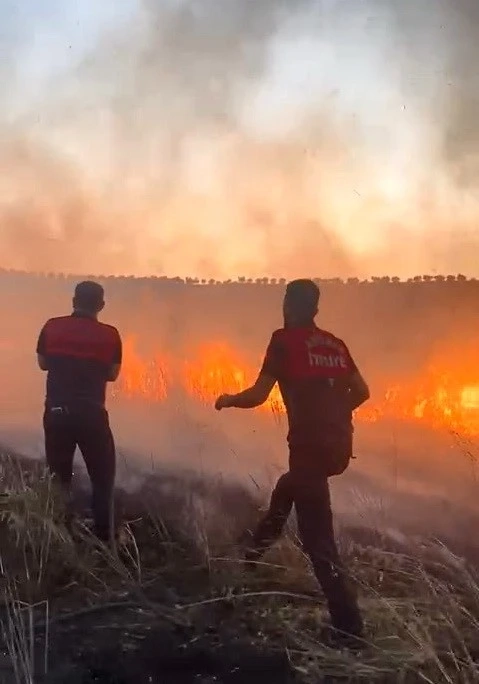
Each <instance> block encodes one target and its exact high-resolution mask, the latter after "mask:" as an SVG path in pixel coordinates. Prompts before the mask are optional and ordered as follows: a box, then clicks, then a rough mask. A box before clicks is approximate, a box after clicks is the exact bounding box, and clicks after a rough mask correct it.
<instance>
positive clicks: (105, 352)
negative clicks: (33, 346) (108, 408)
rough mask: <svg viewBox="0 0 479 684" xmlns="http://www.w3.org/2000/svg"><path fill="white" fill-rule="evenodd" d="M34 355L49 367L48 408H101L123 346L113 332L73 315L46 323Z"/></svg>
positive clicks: (88, 319)
mask: <svg viewBox="0 0 479 684" xmlns="http://www.w3.org/2000/svg"><path fill="white" fill-rule="evenodd" d="M37 354H40V355H41V356H44V357H45V358H46V360H47V365H48V375H47V390H46V395H47V396H46V403H47V406H69V405H75V404H82V403H85V402H86V403H88V404H95V405H98V406H104V405H105V398H106V384H107V382H108V374H109V372H110V369H111V366H112V365H114V364H121V361H122V342H121V338H120V335H119V333H118V330H117V329H116V328H114V327H112V326H110V325H106V324H105V323H100V322H99V321H98V320H96V319H95V318H91V317H89V316H85V315H82V314H78V313H73V314H72V315H71V316H62V317H60V318H51V319H50V320H49V321H47V323H46V324H45V325H44V327H43V329H42V331H41V333H40V336H39V338H38V344H37Z"/></svg>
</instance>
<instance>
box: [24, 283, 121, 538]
mask: <svg viewBox="0 0 479 684" xmlns="http://www.w3.org/2000/svg"><path fill="white" fill-rule="evenodd" d="M103 307H104V292H103V288H102V287H101V285H99V284H98V283H94V282H90V281H85V282H82V283H79V284H78V285H77V287H76V289H75V295H74V298H73V313H72V314H71V315H69V316H62V317H59V318H51V319H50V320H49V321H47V323H46V324H45V325H44V327H43V329H42V331H41V333H40V336H39V339H38V344H37V356H38V364H39V366H40V368H41V369H42V370H44V371H47V373H48V375H47V387H46V401H45V413H44V418H43V425H44V432H45V453H46V459H47V464H48V466H49V469H50V471H51V472H52V474H53V475H54V476H55V478H56V479H57V480H58V481H59V482H60V484H61V485H62V486H63V488H64V489H65V491H66V492H67V493H68V492H69V490H70V485H71V480H72V474H73V471H72V469H73V457H74V454H75V449H76V447H77V446H78V448H79V449H80V451H81V454H82V456H83V459H84V461H85V464H86V467H87V470H88V475H89V477H90V481H91V485H92V512H93V517H94V522H95V532H96V535H97V536H98V537H99V538H100V539H101V540H102V541H105V542H106V541H109V539H110V537H111V535H112V533H113V490H114V481H115V464H116V456H115V444H114V440H113V435H112V432H111V429H110V424H109V418H108V413H107V411H106V408H105V397H106V385H107V382H114V381H115V380H116V379H117V377H118V375H119V373H120V368H121V361H122V342H121V338H120V335H119V333H118V331H117V329H116V328H114V327H112V326H109V325H105V324H104V323H100V322H99V321H98V314H99V313H100V311H102V309H103Z"/></svg>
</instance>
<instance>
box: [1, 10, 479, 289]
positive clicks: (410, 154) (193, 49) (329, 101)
mask: <svg viewBox="0 0 479 684" xmlns="http://www.w3.org/2000/svg"><path fill="white" fill-rule="evenodd" d="M475 5H476V3H475V0H450V1H449V0H421V2H413V0H404V1H402V0H397V1H394V0H354V2H353V0H296V2H291V1H288V0H258V1H257V2H250V1H249V0H195V1H194V2H193V0H162V1H160V0H158V1H156V2H155V0H143V1H142V0H137V1H135V0H101V1H100V0H77V1H76V2H73V0H63V2H61V1H60V0H58V1H54V0H42V2H38V1H36V0H22V1H21V2H20V1H17V2H15V1H13V0H3V1H2V2H1V3H0V51H1V52H0V54H1V57H2V59H1V64H0V74H1V76H2V82H3V84H4V88H3V92H2V96H1V97H2V100H1V112H2V114H1V115H0V125H1V128H0V145H1V146H2V148H1V149H0V159H1V160H2V162H1V163H2V164H3V169H2V172H3V173H2V180H1V181H0V211H1V212H2V213H1V215H0V248H1V252H2V254H3V258H2V265H6V266H7V265H11V266H14V267H20V268H28V269H31V268H38V269H48V270H53V269H55V270H66V271H85V270H88V271H90V272H107V271H108V272H135V273H151V272H156V273H166V274H168V275H176V274H181V275H187V274H189V275H200V276H206V277H210V276H215V277H234V276H236V275H240V274H245V275H254V276H256V275H276V276H278V275H285V276H290V275H296V274H300V273H305V274H310V275H325V276H331V275H335V274H337V275H340V276H347V275H355V274H360V275H367V274H371V273H381V274H382V273H389V274H390V275H396V274H398V275H410V274H415V273H417V272H423V271H424V272H425V271H429V272H431V271H446V270H447V271H452V272H457V271H462V272H465V273H467V274H475V275H477V270H476V269H477V266H476V262H477V253H478V252H477V249H478V245H479V234H478V229H477V228H476V224H477V215H478V203H477V200H476V197H477V189H478V188H477V182H476V181H477V171H478V168H479V165H478V144H477V143H478V139H479V136H478V135H477V133H476V123H475V122H476V120H478V117H477V116H476V115H477V114H479V104H478V102H479V97H478V96H479V83H478V78H477V75H475V73H474V72H473V71H472V72H471V71H470V69H471V64H474V63H477V61H476V60H477V57H479V55H478V54H477V53H478V52H479V48H476V36H477V35H478V34H479V24H478V23H477V21H478V19H479V11H476V7H475Z"/></svg>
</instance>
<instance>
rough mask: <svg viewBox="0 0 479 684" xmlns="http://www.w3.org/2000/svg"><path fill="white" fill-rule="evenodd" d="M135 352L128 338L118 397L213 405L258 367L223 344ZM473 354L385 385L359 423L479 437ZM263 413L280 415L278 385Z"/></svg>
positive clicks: (449, 357)
mask: <svg viewBox="0 0 479 684" xmlns="http://www.w3.org/2000/svg"><path fill="white" fill-rule="evenodd" d="M137 348H138V345H137V339H136V338H134V337H129V338H127V339H126V341H125V345H124V350H125V351H124V366H123V370H122V374H121V376H120V381H119V386H118V390H117V392H116V394H117V395H119V396H120V397H125V398H130V399H131V398H142V399H143V400H145V401H148V402H163V401H166V400H167V399H168V396H169V394H170V393H171V392H172V391H173V390H174V389H179V391H181V392H183V393H184V394H186V395H187V396H189V397H190V398H192V399H193V400H195V401H197V402H200V403H202V404H212V403H213V402H214V400H215V398H216V397H217V396H218V395H220V394H223V393H236V392H240V391H241V390H243V389H245V388H246V387H248V386H249V385H250V384H251V383H252V382H253V381H254V380H255V374H256V373H257V368H254V367H253V366H252V364H251V362H249V361H248V359H246V358H245V357H244V356H243V355H241V354H240V353H239V352H238V350H236V349H234V348H233V347H232V346H231V345H230V344H228V343H226V342H212V343H209V344H206V345H203V346H200V347H199V348H198V349H197V351H196V353H195V354H193V355H192V356H191V357H190V358H189V359H188V360H181V359H179V358H170V357H168V355H166V354H161V353H157V354H155V355H153V356H151V358H149V357H145V356H144V355H141V354H140V353H139V352H138V351H137ZM475 349H476V345H470V347H469V348H467V349H461V351H460V353H459V352H457V353H455V352H454V345H452V346H450V347H448V348H445V349H443V350H441V351H440V352H438V353H436V354H435V355H434V356H433V357H432V359H431V361H430V363H428V364H427V365H426V366H425V368H424V369H423V370H422V371H421V372H420V373H418V374H417V375H416V376H414V377H412V378H408V379H402V380H401V381H396V382H391V383H389V386H388V388H387V389H386V391H385V392H383V393H382V395H379V396H378V395H377V394H376V396H375V393H374V388H373V399H372V400H371V401H370V402H368V403H367V404H366V405H365V406H364V407H362V408H361V409H359V410H358V411H357V419H358V420H359V421H369V422H370V421H377V420H380V419H381V418H392V419H405V420H413V421H421V422H423V423H425V424H428V425H429V426H430V427H433V428H437V429H449V430H455V431H458V432H461V433H463V434H469V435H479V364H477V363H476V362H475ZM476 368H477V370H476ZM474 373H475V375H474ZM261 409H263V410H268V411H270V412H273V414H274V416H275V417H278V416H281V414H283V413H284V406H283V402H282V400H281V395H280V393H279V389H278V387H277V386H276V387H275V388H274V390H273V392H272V393H271V396H270V397H269V399H268V401H267V403H266V404H265V405H264V406H263V407H261Z"/></svg>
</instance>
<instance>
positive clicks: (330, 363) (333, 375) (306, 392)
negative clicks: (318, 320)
mask: <svg viewBox="0 0 479 684" xmlns="http://www.w3.org/2000/svg"><path fill="white" fill-rule="evenodd" d="M356 371H357V367H356V364H355V363H354V361H353V359H352V357H351V354H350V353H349V350H348V348H347V346H346V345H345V344H344V342H343V341H342V340H340V339H338V338H337V337H335V336H334V335H333V334H331V333H329V332H327V331H325V330H320V329H319V328H317V327H316V326H315V325H314V324H313V325H309V326H307V327H301V328H282V329H280V330H276V331H275V332H274V333H273V335H272V337H271V341H270V343H269V346H268V349H267V352H266V356H265V359H264V362H263V367H262V372H264V373H267V374H268V375H269V376H271V377H273V378H275V380H277V382H278V384H279V388H280V391H281V395H282V398H283V401H284V405H285V408H286V412H287V415H288V423H289V433H288V442H289V445H290V447H295V446H299V447H301V446H317V447H321V446H322V445H327V444H332V443H334V442H337V443H341V442H343V443H344V441H346V443H347V442H348V441H349V440H351V439H352V410H351V401H350V397H349V392H350V384H349V380H350V377H351V375H352V374H353V373H354V372H356Z"/></svg>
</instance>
